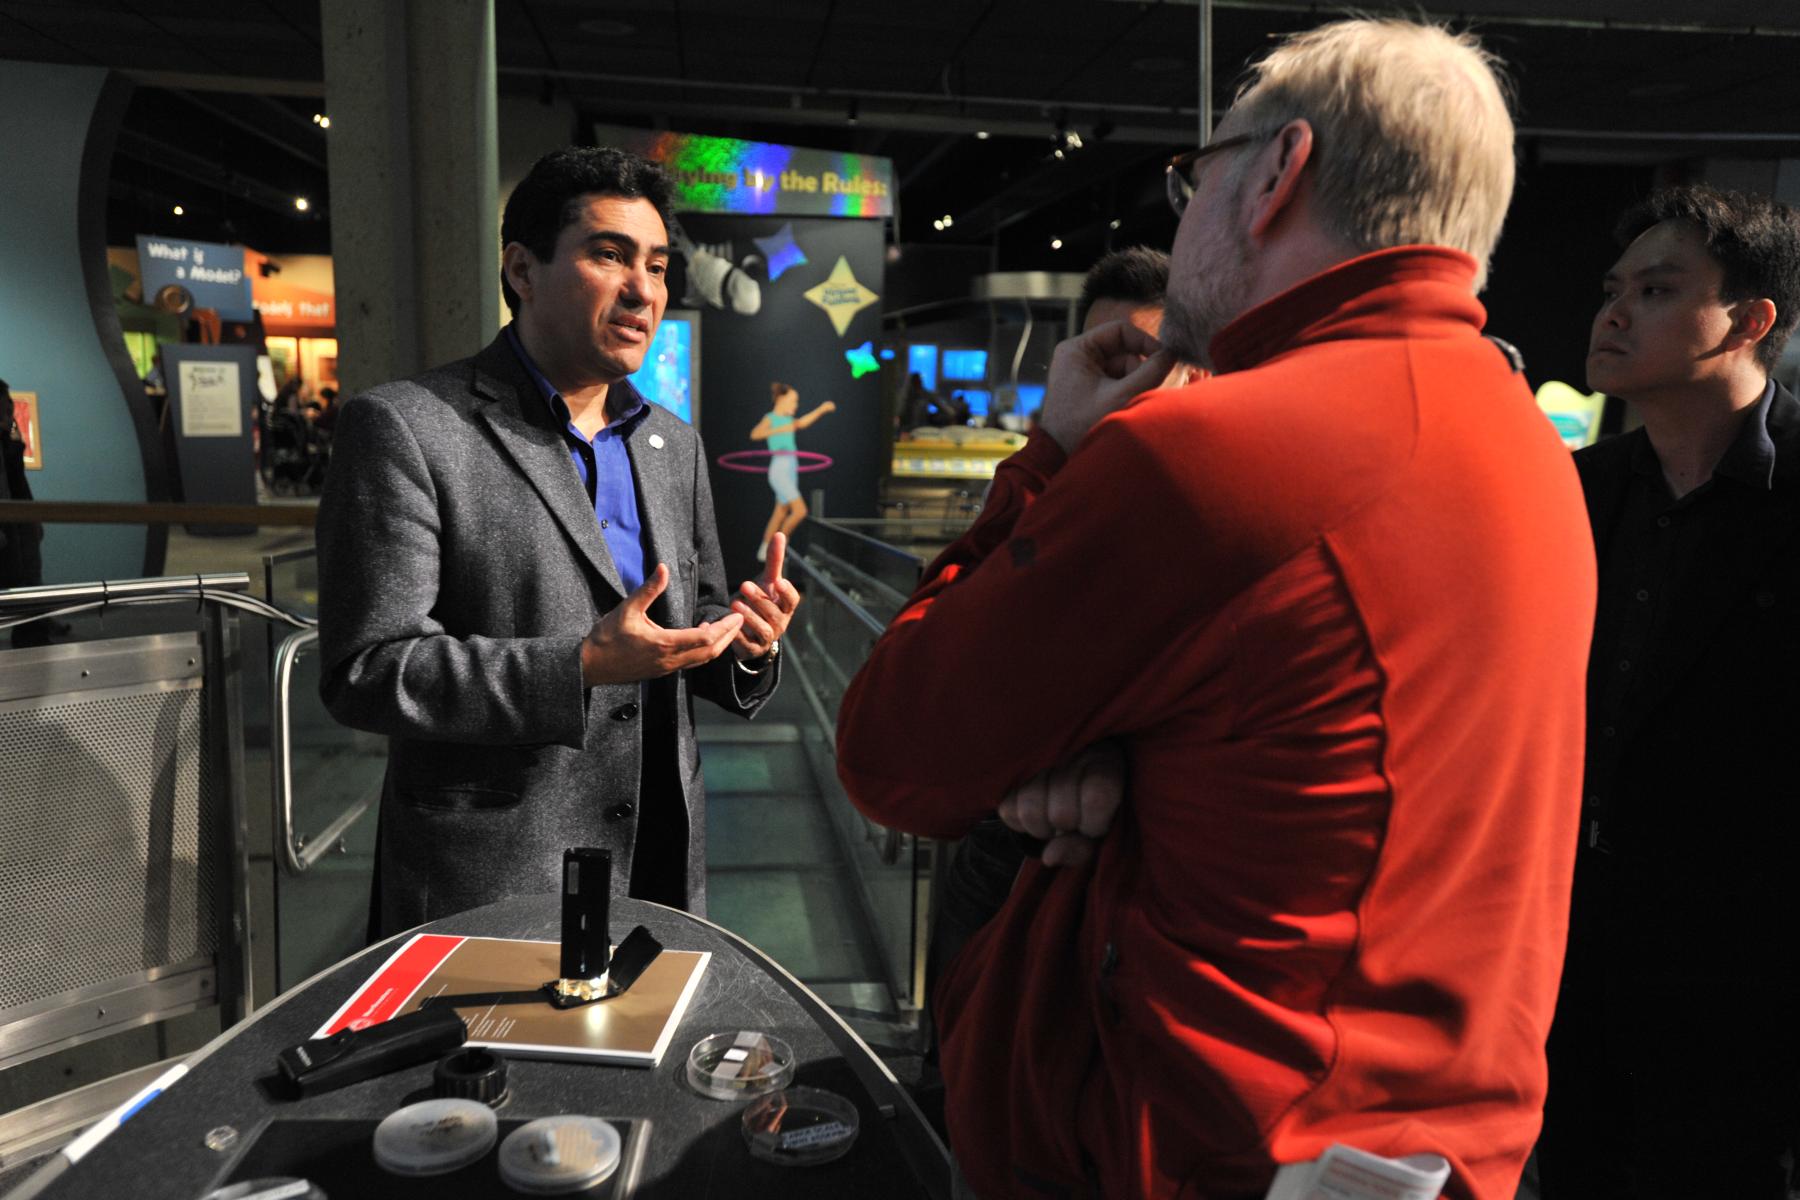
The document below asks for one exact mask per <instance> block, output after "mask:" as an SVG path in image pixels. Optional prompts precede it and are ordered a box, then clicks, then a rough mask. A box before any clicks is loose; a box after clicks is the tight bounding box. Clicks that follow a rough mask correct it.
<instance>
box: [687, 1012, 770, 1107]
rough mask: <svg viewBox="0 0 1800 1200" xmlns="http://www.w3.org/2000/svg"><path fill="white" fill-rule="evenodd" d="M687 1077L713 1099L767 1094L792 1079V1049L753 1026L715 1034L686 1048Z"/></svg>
mask: <svg viewBox="0 0 1800 1200" xmlns="http://www.w3.org/2000/svg"><path fill="white" fill-rule="evenodd" d="M687 1078H688V1083H689V1084H691V1085H692V1086H693V1089H694V1090H695V1091H696V1092H699V1093H700V1094H701V1095H702V1096H709V1097H711V1098H712V1099H714V1100H744V1099H747V1098H749V1097H751V1096H762V1095H766V1094H767V1093H769V1092H773V1091H777V1090H779V1089H781V1088H784V1087H786V1086H787V1085H788V1084H789V1083H791V1082H792V1081H793V1078H794V1050H793V1047H791V1046H789V1045H788V1044H787V1043H786V1042H784V1041H782V1040H781V1039H780V1038H778V1037H771V1036H770V1035H768V1034H766V1033H762V1032H760V1031H758V1030H755V1029H736V1030H732V1031H731V1032H730V1033H715V1034H713V1035H712V1036H711V1037H705V1038H701V1039H700V1040H699V1041H698V1042H695V1043H694V1048H693V1049H692V1050H690V1051H688V1060H687Z"/></svg>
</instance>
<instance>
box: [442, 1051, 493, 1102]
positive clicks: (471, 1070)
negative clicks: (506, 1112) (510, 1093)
mask: <svg viewBox="0 0 1800 1200" xmlns="http://www.w3.org/2000/svg"><path fill="white" fill-rule="evenodd" d="M431 1091H432V1094H433V1095H435V1096H439V1097H442V1098H444V1099H453V1100H478V1101H480V1102H481V1103H482V1104H485V1105H487V1106H488V1107H489V1108H497V1107H498V1106H499V1105H500V1103H501V1102H502V1101H503V1100H505V1099H506V1060H505V1059H504V1058H501V1057H500V1056H499V1055H498V1054H495V1053H494V1052H493V1051H492V1050H482V1049H478V1048H470V1049H465V1050H458V1051H456V1052H455V1053H454V1054H447V1055H445V1056H444V1057H443V1058H440V1059H438V1064H437V1066H435V1067H433V1068H432V1071H431Z"/></svg>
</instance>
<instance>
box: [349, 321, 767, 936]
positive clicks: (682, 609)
mask: <svg viewBox="0 0 1800 1200" xmlns="http://www.w3.org/2000/svg"><path fill="white" fill-rule="evenodd" d="M627 448H628V452H629V454H630V457H631V463H632V469H633V473H634V474H635V476H636V482H637V494H638V507H639V511H640V514H641V516H642V518H643V522H644V529H645V537H646V542H647V545H646V548H645V549H646V553H645V565H646V567H647V568H650V569H654V567H655V564H657V563H658V562H662V563H667V564H668V567H669V586H668V590H667V591H665V592H664V593H663V594H662V596H660V597H659V598H658V599H657V600H656V601H655V603H654V604H652V605H651V608H650V616H651V618H652V619H653V620H655V621H656V622H657V623H658V624H660V625H664V626H668V627H685V626H692V625H695V624H698V623H699V622H701V621H705V620H709V619H714V618H717V617H720V616H723V615H724V614H725V613H726V612H727V611H728V606H729V604H730V599H731V596H730V593H729V592H728V591H727V589H726V586H725V576H724V564H723V561H722V559H721V557H720V554H719V544H718V532H717V527H716V525H715V523H714V520H713V509H712V494H711V489H710V488H709V486H708V484H707V475H706V455H705V452H704V450H703V448H702V446H701V442H700V438H699V435H698V434H696V433H695V432H694V430H693V429H692V428H690V427H689V426H688V425H686V424H684V423H683V422H682V421H680V420H679V419H677V418H676V417H674V416H673V415H671V414H670V413H668V412H666V411H665V410H663V409H661V408H659V407H657V406H656V405H651V406H650V410H649V414H648V415H647V417H646V418H645V419H644V420H643V421H642V422H641V423H640V424H638V425H637V426H636V427H635V428H634V429H633V430H632V432H631V435H630V437H629V439H628V440H627ZM318 545H319V584H320V587H319V646H320V654H321V659H322V661H321V683H320V692H321V694H322V695H323V697H324V700H325V704H326V707H327V708H328V709H329V710H330V711H331V713H332V715H333V716H334V717H336V718H337V719H338V720H339V721H341V722H343V723H344V724H346V725H349V726H351V727H353V728H356V729H364V730H369V731H371V732H374V733H380V734H385V735H386V736H387V738H388V764H387V775H386V779H385V781H384V783H383V786H382V799H381V817H380V822H381V825H380V839H379V847H380V848H379V855H378V856H379V863H378V878H379V901H378V903H379V909H378V912H379V925H380V928H381V930H382V932H384V933H391V932H395V931H398V930H401V929H407V928H410V927H412V926H413V925H416V924H419V923H420V922H423V921H430V920H435V919H437V918H439V917H442V916H446V915H448V914H450V913H454V912H460V911H463V910H464V909H468V908H473V907H475V906H477V905H481V904H487V903H490V902H492V901H494V900H498V899H501V898H503V897H506V896H512V895H518V894H522V893H531V892H549V891H555V890H556V888H557V880H558V875H559V873H560V869H561V861H562V851H563V850H564V848H566V847H570V846H605V847H608V848H610V849H611V850H612V852H613V861H614V864H615V866H614V889H615V891H617V892H619V893H620V894H623V893H624V892H625V890H626V887H627V884H628V882H629V880H630V877H631V873H632V862H633V854H634V852H635V851H636V850H637V847H638V843H639V841H640V835H642V836H643V838H644V839H645V840H646V844H647V847H648V846H654V847H655V848H656V855H657V859H656V861H654V862H652V863H650V864H648V865H649V867H651V868H653V869H652V870H650V871H649V872H646V870H645V867H646V864H639V868H638V869H639V873H640V877H649V878H660V880H662V881H663V882H662V883H661V884H660V886H658V887H656V888H655V890H656V891H657V892H658V893H659V894H656V895H654V896H653V897H651V898H654V899H658V900H665V901H666V902H671V903H680V904H684V905H685V906H686V907H687V908H689V909H690V910H692V911H694V912H697V913H704V912H705V898H706V891H705V887H706V872H705V868H706V846H705V830H706V825H705V814H704V803H705V797H704V791H703V785H702V780H701V774H700V759H699V754H698V751H697V749H696V746H695V743H694V719H693V697H694V696H695V695H696V694H698V695H701V696H704V697H706V698H707V699H709V700H712V701H713V702H714V703H716V704H718V705H720V706H721V707H723V708H724V709H726V710H727V711H729V712H734V713H739V714H741V715H743V716H746V717H748V716H751V715H753V714H754V713H755V712H756V710H757V709H758V708H759V707H761V705H762V704H763V702H764V701H765V700H767V699H768V697H769V695H770V694H771V693H772V692H773V691H774V688H775V685H776V683H777V681H778V675H779V671H780V667H779V662H777V664H776V665H775V666H773V667H771V668H770V669H768V670H765V671H764V672H763V673H762V674H760V675H751V674H749V673H747V672H745V671H743V670H741V669H740V668H739V667H738V666H737V664H736V660H735V658H734V657H733V655H732V654H731V653H729V652H727V653H725V654H724V655H721V656H720V657H719V658H718V659H716V660H715V661H713V662H712V663H709V664H707V665H706V666H705V667H701V668H697V669H695V670H692V671H685V672H680V673H678V674H677V675H673V676H668V677H665V678H661V679H654V680H650V681H648V682H646V683H644V684H642V685H639V684H635V683H629V684H617V685H605V686H601V687H595V688H584V687H583V686H582V682H581V661H580V645H581V640H582V638H583V637H584V636H585V635H586V634H587V632H588V631H589V629H591V628H592V626H593V624H594V622H595V620H597V619H598V618H599V617H600V615H601V614H602V613H604V612H606V611H607V610H609V609H611V608H612V607H613V606H614V605H616V604H618V603H619V602H620V601H621V600H622V599H623V598H624V595H625V589H624V585H623V584H622V583H621V582H620V579H619V573H618V571H617V569H616V568H615V567H614V565H613V561H612V556H611V555H610V554H609V553H608V551H607V548H606V541H605V538H604V537H603V535H602V534H601V532H600V526H599V523H598V521H597V520H596V519H595V517H594V508H593V504H592V502H591V501H589V499H588V496H587V491H586V489H585V488H584V487H583V486H582V483H581V480H580V477H579V476H578V475H577V474H576V472H575V467H574V464H573V463H572V462H571V461H570V457H569V451H568V449H567V446H566V444H565V443H564V440H563V436H562V433H561V431H560V429H559V428H558V423H557V421H556V419H555V416H554V415H553V414H552V413H551V411H550V407H549V405H547V404H546V403H544V400H543V397H542V395H541V394H540V393H539V392H538V390H537V388H536V386H535V385H534V384H533V383H532V381H531V379H530V377H529V376H528V375H527V374H526V372H525V370H524V368H523V366H522V365H521V364H520V362H519V360H518V357H517V356H516V355H515V354H514V353H513V351H512V348H511V347H510V346H509V345H508V344H507V341H506V338H505V335H504V334H503V335H501V336H500V337H497V338H495V339H494V341H492V342H491V343H489V344H488V346H487V348H486V349H484V350H483V351H482V352H481V353H480V354H478V355H476V356H475V357H474V358H472V359H465V360H463V361H461V362H455V363H451V364H449V365H448V366H444V367H440V368H437V369H435V370H432V371H428V372H426V373H425V374H423V375H420V376H418V377H417V378H414V379H409V380H402V381H399V382H395V383H387V384H382V385H381V386H379V387H376V388H373V389H371V390H370V391H368V392H366V393H364V394H362V395H359V396H356V397H354V398H353V399H351V400H350V401H348V402H347V403H346V404H345V405H344V408H343V411H342V412H341V413H340V414H339V416H338V419H337V423H336V429H335V433H334V439H333V450H332V463H331V471H330V477H329V479H328V480H327V483H326V487H325V494H324V498H323V500H322V501H321V503H320V505H319V520H318Z"/></svg>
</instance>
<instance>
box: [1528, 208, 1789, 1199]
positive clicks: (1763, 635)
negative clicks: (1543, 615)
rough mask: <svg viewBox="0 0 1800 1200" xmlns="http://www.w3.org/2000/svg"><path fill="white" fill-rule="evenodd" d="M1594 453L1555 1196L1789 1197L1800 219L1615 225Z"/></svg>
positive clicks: (1738, 212) (1781, 216)
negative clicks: (1603, 409) (1790, 358)
mask: <svg viewBox="0 0 1800 1200" xmlns="http://www.w3.org/2000/svg"><path fill="white" fill-rule="evenodd" d="M1616 232H1617V240H1618V243H1619V245H1620V246H1621V247H1622V251H1623V252H1622V253H1621V254H1620V255H1619V259H1618V261H1617V262H1616V263H1614V264H1613V267H1612V269H1611V270H1609V271H1608V272H1607V273H1606V277H1605V279H1604V281H1603V282H1602V285H1601V296H1602V299H1601V302H1600V308H1599V312H1598V313H1597V314H1596V315H1595V317H1594V324H1593V329H1592V332H1591V334H1590V339H1589V346H1588V360H1587V364H1588V374H1587V379H1588V386H1589V387H1590V388H1592V389H1594V390H1596V391H1604V392H1605V393H1607V394H1608V395H1611V396H1621V397H1624V398H1625V399H1626V400H1628V401H1629V402H1630V403H1631V405H1632V406H1633V408H1634V409H1635V410H1636V412H1637V413H1638V414H1639V415H1640V416H1642V418H1643V422H1644V423H1643V425H1642V427H1640V428H1638V429H1635V430H1633V431H1632V432H1630V433H1627V434H1625V435H1623V436H1621V437H1616V438H1611V439H1609V440H1607V441H1604V442H1601V443H1599V444H1597V445H1594V446H1590V447H1588V448H1587V449H1585V450H1581V451H1578V452H1577V453H1576V455H1575V464H1576V466H1577V468H1579V470H1580V472H1581V483H1582V487H1583V488H1584V489H1585V491H1586V495H1587V506H1588V516H1589V519H1590V520H1591V522H1592V525H1593V533H1594V546H1595V550H1596V552H1597V554H1598V558H1599V569H1600V605H1599V612H1598V615H1597V619H1596V621H1595V624H1594V630H1593V653H1592V659H1591V665H1590V666H1589V668H1588V720H1587V758H1586V764H1587V765H1586V782H1585V787H1584V789H1583V795H1584V797H1585V801H1584V806H1583V822H1582V834H1581V838H1580V850H1579V852H1578V854H1577V857H1576V868H1575V895H1574V907H1573V911H1572V912H1571V915H1570V929H1569V949H1568V960H1567V966H1566V967H1565V969H1564V973H1563V983H1562V992H1561V996H1560V998H1559V1000H1558V1003H1557V1014H1556V1025H1555V1027H1554V1029H1553V1031H1552V1033H1551V1037H1550V1100H1549V1105H1548V1108H1547V1109H1546V1112H1545V1128H1544V1136H1543V1140H1542V1142H1541V1143H1540V1145H1539V1148H1538V1168H1539V1175H1540V1181H1541V1186H1542V1195H1543V1197H1544V1200H1571V1198H1574V1200H1616V1198H1623V1197H1631V1198H1632V1200H1661V1198H1663V1197H1667V1198H1670V1200H1674V1198H1676V1197H1679V1198H1681V1200H1692V1198H1694V1197H1699V1196H1708V1197H1711V1196H1721V1197H1723V1196H1729V1197H1731V1198H1732V1200H1786V1197H1787V1196H1788V1195H1789V1191H1788V1186H1789V1185H1788V1177H1789V1173H1790V1169H1791V1164H1792V1163H1793V1162H1794V1154H1795V1151H1796V1149H1800V1148H1797V1147H1796V1145H1795V1135H1796V1133H1797V1132H1800V1022H1797V1021H1796V1014H1797V1013H1800V989H1797V987H1796V982H1795V973H1794V967H1793V961H1792V960H1793V954H1792V952H1791V951H1790V949H1789V948H1788V946H1787V945H1786V938H1787V937H1788V936H1789V935H1790V934H1791V932H1792V931H1793V930H1794V929H1795V928H1796V927H1800V875H1796V872H1795V869H1794V861H1793V859H1794V852H1795V847H1796V846H1800V807H1797V806H1796V805H1795V802H1794V797H1795V791H1796V786H1797V784H1800V768H1797V766H1796V763H1795V759H1794V755H1793V750H1792V747H1793V738H1794V735H1795V731H1796V730H1797V729H1800V690H1797V689H1800V402H1796V400H1795V398H1794V396H1793V394H1792V393H1791V392H1789V391H1788V390H1787V389H1786V388H1784V387H1782V386H1781V385H1779V384H1777V383H1776V382H1775V381H1774V380H1773V379H1772V378H1771V377H1770V372H1771V371H1772V370H1773V369H1774V367H1775V364H1776V361H1777V360H1778V359H1779V358H1780V357H1781V352H1782V347H1783V346H1784V345H1786V343H1787V341H1788V339H1789V337H1790V335H1791V334H1792V333H1793V331H1794V328H1795V326H1796V324H1800V214H1796V213H1795V211H1794V210H1793V209H1791V208H1788V207H1787V206H1785V205H1782V204H1777V203H1775V202H1774V201H1771V200H1768V199H1766V198H1763V197H1759V196H1749V195H1743V194H1739V193H1736V192H1727V191H1718V190H1714V189H1712V188H1709V187H1704V186H1691V187H1681V188H1674V189H1670V190H1665V191H1659V192H1655V193H1653V194H1652V195H1650V196H1649V197H1648V198H1647V199H1646V200H1644V201H1643V202H1642V203H1639V204H1637V205H1634V206H1633V207H1632V208H1631V209H1630V210H1628V211H1627V212H1626V213H1625V214H1624V215H1623V216H1622V217H1621V219H1620V221H1619V225H1618V228H1617V231H1616Z"/></svg>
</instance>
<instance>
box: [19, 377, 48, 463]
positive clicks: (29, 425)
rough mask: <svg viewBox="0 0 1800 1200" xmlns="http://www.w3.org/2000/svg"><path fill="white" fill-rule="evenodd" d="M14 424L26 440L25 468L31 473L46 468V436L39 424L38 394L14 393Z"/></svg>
mask: <svg viewBox="0 0 1800 1200" xmlns="http://www.w3.org/2000/svg"><path fill="white" fill-rule="evenodd" d="M12 402H13V423H14V424H15V425H17V426H18V427H19V433H20V435H21V436H22V437H24V439H25V467H26V469H27V470H30V471H39V470H42V469H43V466H44V434H43V429H42V428H41V427H40V426H39V424H38V398H37V393H36V392H14V393H13V394H12Z"/></svg>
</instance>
